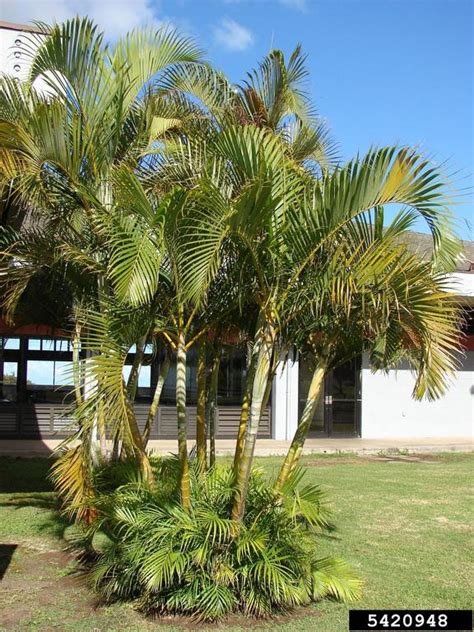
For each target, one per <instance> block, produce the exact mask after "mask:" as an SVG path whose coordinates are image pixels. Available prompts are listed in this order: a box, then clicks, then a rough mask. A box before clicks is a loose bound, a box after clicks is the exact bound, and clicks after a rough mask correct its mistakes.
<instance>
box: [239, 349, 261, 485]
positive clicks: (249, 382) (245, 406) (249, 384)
mask: <svg viewBox="0 0 474 632" xmlns="http://www.w3.org/2000/svg"><path fill="white" fill-rule="evenodd" d="M256 367H257V356H256V354H255V352H254V349H252V352H251V355H250V361H249V363H248V369H247V378H246V380H245V391H244V397H243V400H242V408H241V409H240V422H239V432H238V434H237V441H236V444H235V454H234V472H235V473H237V470H238V466H239V463H240V458H241V456H242V450H243V449H244V441H245V432H246V430H247V423H248V419H249V413H250V402H251V401H252V389H253V381H254V377H255V369H256Z"/></svg>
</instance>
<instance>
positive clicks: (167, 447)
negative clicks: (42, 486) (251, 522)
mask: <svg viewBox="0 0 474 632" xmlns="http://www.w3.org/2000/svg"><path fill="white" fill-rule="evenodd" d="M60 443H61V442H60V441H59V440H55V439H45V440H44V441H39V440H32V439H12V440H6V439H5V440H1V439H0V455H14V456H39V455H48V454H51V452H52V451H53V450H54V449H55V448H57V446H58V445H59V444H60ZM289 443H290V442H289V441H277V440H275V439H259V440H257V446H256V449H255V454H256V455H257V456H270V455H281V454H285V453H286V451H287V450H288V446H289ZM188 444H189V449H191V448H192V446H193V445H194V441H189V442H188ZM149 447H150V449H151V450H152V451H153V452H154V453H156V454H167V453H170V452H174V453H176V451H177V444H176V441H175V440H168V439H160V440H153V441H150V443H149ZM234 447H235V442H234V441H232V440H229V439H220V440H218V441H216V451H217V454H219V455H228V454H233V452H234ZM472 450H473V440H472V437H443V438H425V439H412V438H403V437H400V438H397V439H316V438H313V439H308V440H307V441H306V445H305V449H304V452H305V454H311V453H323V454H324V453H325V454H335V453H337V452H352V453H355V454H377V453H379V452H396V451H403V452H409V453H415V452H419V453H423V452H424V453H429V452H470V451H472Z"/></svg>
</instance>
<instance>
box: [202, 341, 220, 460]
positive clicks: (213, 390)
mask: <svg viewBox="0 0 474 632" xmlns="http://www.w3.org/2000/svg"><path fill="white" fill-rule="evenodd" d="M220 364H221V358H220V351H219V352H217V353H216V355H215V356H214V358H213V361H212V365H211V375H210V379H209V392H208V394H207V402H206V408H207V411H206V417H207V421H208V428H209V465H210V467H213V465H215V463H216V415H217V384H218V381H219V367H220Z"/></svg>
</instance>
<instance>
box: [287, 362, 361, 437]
mask: <svg viewBox="0 0 474 632" xmlns="http://www.w3.org/2000/svg"><path fill="white" fill-rule="evenodd" d="M360 364H361V362H360V358H356V359H354V360H352V361H350V362H346V363H345V364H343V365H341V366H339V367H337V368H336V369H334V371H332V373H331V374H330V375H328V377H327V378H326V380H325V384H324V389H323V391H322V392H321V395H320V397H319V399H318V401H317V403H316V410H315V413H314V416H313V420H312V423H311V430H310V435H311V436H313V437H318V436H319V437H359V436H360V410H361V385H360ZM311 377H312V370H311V366H310V365H309V363H307V362H305V361H304V359H302V358H300V362H299V401H298V403H299V411H298V412H299V416H300V417H301V413H302V412H303V409H304V406H305V403H306V397H307V395H308V390H309V385H310V382H311Z"/></svg>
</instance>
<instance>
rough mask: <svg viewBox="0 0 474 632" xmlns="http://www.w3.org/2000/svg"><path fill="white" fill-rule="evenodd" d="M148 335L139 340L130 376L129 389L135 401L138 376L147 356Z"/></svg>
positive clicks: (129, 394)
mask: <svg viewBox="0 0 474 632" xmlns="http://www.w3.org/2000/svg"><path fill="white" fill-rule="evenodd" d="M146 339H147V336H141V338H139V339H138V341H137V350H136V353H135V357H134V359H133V364H132V369H131V371H130V375H129V376H128V382H127V391H128V396H129V397H130V400H131V401H132V402H133V401H134V399H135V397H136V394H137V388H138V376H139V374H140V369H141V367H142V364H143V358H144V357H145V345H146Z"/></svg>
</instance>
